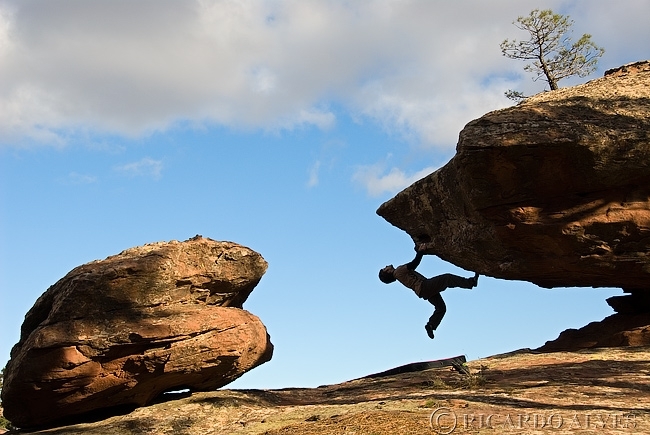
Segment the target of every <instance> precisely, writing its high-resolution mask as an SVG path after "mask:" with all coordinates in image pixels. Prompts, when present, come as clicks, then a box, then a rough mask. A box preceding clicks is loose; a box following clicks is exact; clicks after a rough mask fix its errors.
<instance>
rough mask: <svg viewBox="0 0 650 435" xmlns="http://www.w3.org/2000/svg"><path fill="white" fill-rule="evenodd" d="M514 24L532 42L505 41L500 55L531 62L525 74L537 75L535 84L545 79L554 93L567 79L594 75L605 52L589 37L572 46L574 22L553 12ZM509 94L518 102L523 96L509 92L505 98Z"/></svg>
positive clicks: (520, 18) (526, 18)
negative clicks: (563, 80) (525, 32)
mask: <svg viewBox="0 0 650 435" xmlns="http://www.w3.org/2000/svg"><path fill="white" fill-rule="evenodd" d="M512 24H514V25H515V27H517V28H518V29H520V30H525V31H527V32H528V33H529V34H530V39H529V40H527V41H517V40H514V39H513V40H509V39H506V40H504V41H503V42H502V43H501V52H502V53H503V55H504V56H506V57H508V58H510V59H519V60H529V61H532V62H531V63H529V64H527V65H526V66H524V71H526V72H531V73H533V74H535V78H534V80H539V79H540V78H544V79H545V80H546V82H547V83H548V85H549V87H550V88H551V90H555V89H558V82H559V81H560V80H562V79H564V78H567V77H571V76H576V75H577V76H579V77H585V76H587V75H589V74H591V73H592V72H594V71H595V70H596V65H597V63H598V58H600V57H601V56H602V55H603V53H604V52H605V50H604V49H603V48H601V47H598V46H597V45H596V44H594V43H593V41H592V40H591V35H589V34H587V33H585V34H584V35H582V37H580V39H578V40H577V41H576V42H572V40H571V33H572V30H571V26H573V20H569V17H568V16H564V15H560V14H556V13H554V12H553V11H552V10H550V9H545V10H541V11H540V10H539V9H535V10H533V11H532V12H531V13H530V15H528V16H526V17H519V18H517V20H516V21H514V22H513V23H512ZM509 93H510V95H511V96H515V97H517V98H519V97H522V96H523V95H522V94H521V93H520V92H519V93H517V92H516V91H508V92H507V93H506V95H508V94H509ZM508 98H511V97H510V96H509V97H508ZM524 98H525V97H524ZM513 99H514V98H513Z"/></svg>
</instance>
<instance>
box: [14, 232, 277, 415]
mask: <svg viewBox="0 0 650 435" xmlns="http://www.w3.org/2000/svg"><path fill="white" fill-rule="evenodd" d="M266 268H267V263H266V261H264V259H263V258H262V257H261V256H260V255H259V254H258V253H256V252H254V251H252V250H250V249H248V248H246V247H243V246H240V245H237V244H235V243H231V242H216V241H213V240H210V239H207V238H202V237H200V236H197V237H195V238H192V239H190V240H187V241H185V242H176V241H173V242H169V243H153V244H149V245H145V246H142V247H137V248H132V249H128V250H126V251H124V252H122V253H120V254H118V255H115V256H112V257H109V258H107V259H105V260H102V261H94V262H91V263H88V264H85V265H83V266H79V267H77V268H75V269H73V270H72V271H71V272H70V273H68V274H67V275H66V276H65V277H64V278H62V279H61V280H59V281H58V282H57V283H56V284H54V285H53V286H52V287H50V288H49V289H48V290H47V291H46V292H45V293H44V294H43V295H42V296H41V297H40V298H39V299H38V300H37V301H36V303H35V305H34V307H33V308H32V309H31V310H30V311H29V312H28V313H27V315H26V316H25V321H24V323H23V326H22V329H21V337H20V341H19V342H18V344H16V345H15V346H14V348H13V349H12V352H11V360H10V361H9V364H8V365H7V369H6V374H5V383H4V387H3V390H2V402H3V405H4V408H5V409H4V414H5V417H6V418H7V419H9V420H10V421H11V422H12V423H13V424H14V425H16V426H18V427H32V426H37V425H43V424H49V423H51V422H53V421H56V420H59V419H62V418H65V417H69V416H74V415H78V414H83V413H87V412H89V411H93V410H97V409H102V408H110V407H115V406H122V405H132V406H141V405H144V404H147V403H149V402H150V401H151V400H152V399H153V398H155V397H156V396H158V395H159V394H160V393H162V392H164V391H167V390H170V389H181V388H190V389H193V390H213V389H216V388H219V387H222V386H224V385H226V384H228V383H229V382H231V381H233V380H234V379H236V378H238V377H239V376H241V375H242V374H243V373H244V372H246V371H248V370H250V369H252V368H254V367H256V366H258V365H260V364H262V363H264V362H266V361H269V360H270V359H271V355H272V352H273V346H272V344H271V342H270V340H269V336H268V334H267V332H266V328H265V327H264V325H263V324H262V323H261V321H260V320H259V319H258V318H257V317H255V316H254V315H252V314H250V313H249V312H247V311H244V310H243V309H241V307H242V304H243V303H244V301H245V300H246V298H247V297H248V296H249V294H250V293H251V291H252V290H253V288H254V287H255V286H256V285H257V283H258V282H259V280H260V279H261V277H262V275H263V274H264V272H265V271H266Z"/></svg>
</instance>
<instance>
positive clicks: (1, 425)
mask: <svg viewBox="0 0 650 435" xmlns="http://www.w3.org/2000/svg"><path fill="white" fill-rule="evenodd" d="M11 428H12V426H11V423H10V422H9V420H7V419H6V418H4V416H2V415H0V429H7V430H10V429H11Z"/></svg>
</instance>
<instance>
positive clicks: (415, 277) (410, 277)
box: [393, 264, 427, 296]
mask: <svg viewBox="0 0 650 435" xmlns="http://www.w3.org/2000/svg"><path fill="white" fill-rule="evenodd" d="M408 266H409V265H408V264H403V265H401V266H398V267H397V268H396V269H395V272H393V276H394V277H395V278H396V279H397V280H398V281H399V282H401V283H402V284H403V285H404V286H406V287H408V288H410V289H411V290H413V291H414V292H415V294H416V295H418V296H420V293H421V292H422V284H423V283H424V282H425V281H426V280H427V279H426V278H425V277H424V276H423V275H422V274H421V273H419V272H416V271H415V270H411V269H409V267H408Z"/></svg>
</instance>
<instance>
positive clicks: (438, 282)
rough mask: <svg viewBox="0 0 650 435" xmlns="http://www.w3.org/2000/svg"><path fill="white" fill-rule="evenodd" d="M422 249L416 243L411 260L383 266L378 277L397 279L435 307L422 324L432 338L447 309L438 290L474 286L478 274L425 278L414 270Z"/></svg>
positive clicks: (420, 257) (447, 274) (392, 280)
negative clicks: (465, 276)
mask: <svg viewBox="0 0 650 435" xmlns="http://www.w3.org/2000/svg"><path fill="white" fill-rule="evenodd" d="M424 249H425V246H424V245H416V246H415V252H416V254H415V258H414V259H413V260H412V261H411V262H409V263H406V264H403V265H401V266H398V267H397V268H395V267H393V265H392V264H390V265H388V266H386V267H384V268H383V269H381V270H380V271H379V279H380V280H381V282H383V283H385V284H390V283H391V282H395V281H399V282H400V283H402V284H403V285H404V286H406V287H408V288H410V289H411V290H413V291H414V292H415V294H416V295H418V296H419V297H420V298H421V299H426V300H427V301H429V302H430V303H431V304H432V305H433V306H434V307H435V309H434V311H433V314H432V315H431V317H430V318H429V321H428V322H427V324H426V325H425V326H424V329H426V331H427V335H428V336H429V338H432V339H433V337H434V335H433V331H435V330H436V328H438V325H440V322H441V321H442V318H443V317H444V315H445V312H446V311H447V306H446V305H445V301H444V300H442V296H440V292H442V291H444V290H445V289H448V288H452V287H461V288H467V289H470V288H473V287H476V285H477V284H478V277H479V274H478V272H476V273H475V274H474V277H472V278H463V277H461V276H457V275H452V274H451V273H445V274H442V275H438V276H434V277H433V278H425V277H424V276H423V275H422V274H420V273H418V272H416V271H415V269H416V268H417V267H418V265H419V264H420V261H421V260H422V256H423V255H424V254H423V252H422V251H423V250H424Z"/></svg>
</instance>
